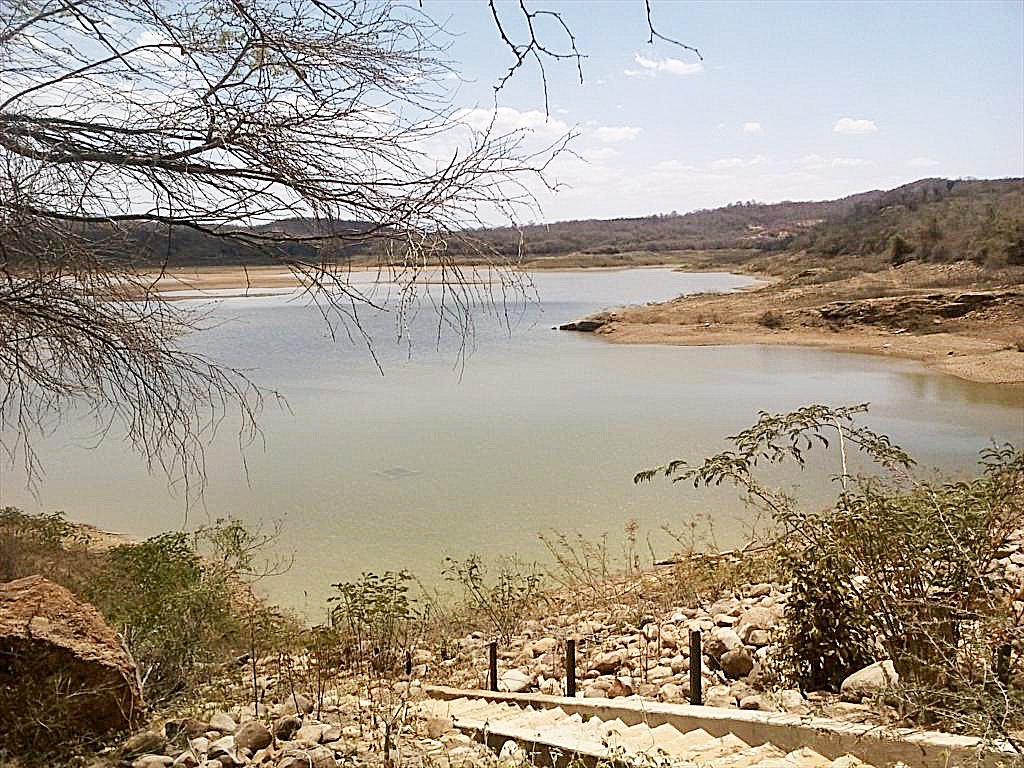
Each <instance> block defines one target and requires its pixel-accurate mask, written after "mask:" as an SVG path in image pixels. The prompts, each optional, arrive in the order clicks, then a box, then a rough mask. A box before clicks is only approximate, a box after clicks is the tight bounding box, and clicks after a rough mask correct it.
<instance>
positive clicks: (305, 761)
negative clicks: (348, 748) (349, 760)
mask: <svg viewBox="0 0 1024 768" xmlns="http://www.w3.org/2000/svg"><path fill="white" fill-rule="evenodd" d="M336 765H337V761H335V759H334V752H333V751H332V750H330V749H328V748H327V747H313V748H312V749H290V750H288V751H287V752H285V753H284V754H283V755H282V756H281V759H280V760H279V761H278V763H277V768H335V766H336Z"/></svg>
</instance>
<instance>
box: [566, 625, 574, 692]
mask: <svg viewBox="0 0 1024 768" xmlns="http://www.w3.org/2000/svg"><path fill="white" fill-rule="evenodd" d="M565 695H566V696H568V697H569V698H570V699H571V698H573V697H574V696H575V695H576V641H575V640H573V639H571V638H570V639H568V640H566V641H565Z"/></svg>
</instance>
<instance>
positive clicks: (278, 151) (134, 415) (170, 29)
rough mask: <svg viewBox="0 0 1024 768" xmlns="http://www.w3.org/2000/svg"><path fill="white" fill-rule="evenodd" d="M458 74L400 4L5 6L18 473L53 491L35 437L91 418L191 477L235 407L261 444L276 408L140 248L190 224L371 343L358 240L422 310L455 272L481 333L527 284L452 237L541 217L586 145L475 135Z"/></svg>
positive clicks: (9, 1) (2, 313)
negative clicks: (416, 295)
mask: <svg viewBox="0 0 1024 768" xmlns="http://www.w3.org/2000/svg"><path fill="white" fill-rule="evenodd" d="M439 40H440V41H441V42H438V41H439ZM449 73H450V69H449V67H448V65H447V63H446V61H445V55H444V47H443V36H441V35H440V32H439V30H438V29H436V28H435V27H434V26H433V25H432V23H431V22H430V21H429V19H428V18H427V17H425V16H423V15H421V14H420V12H419V11H418V10H417V9H416V8H410V7H405V6H402V5H397V4H393V3H391V2H389V1H388V0H382V1H381V2H379V3H366V2H352V3H341V4H338V3H332V4H328V3H324V2H320V1H319V0H226V1H225V2H215V3H206V2H190V1H188V0H186V2H175V3H162V2H160V1H159V0H41V1H40V2H34V3H27V2H21V1H20V0H0V387H2V389H0V429H2V439H3V443H2V445H3V448H4V450H5V452H6V453H7V458H8V459H12V460H20V461H22V462H24V464H25V466H26V468H27V470H28V473H29V475H30V477H35V476H37V474H38V472H39V470H40V465H39V463H38V460H37V455H36V453H35V452H34V451H33V448H32V439H33V435H37V434H38V433H39V431H40V430H45V429H47V428H48V427H52V426H54V425H56V424H57V423H58V420H59V417H60V416H61V415H62V414H64V413H65V412H66V411H67V409H68V408H72V407H81V404H82V403H84V404H86V405H87V406H88V407H90V408H91V409H92V410H93V413H94V415H95V416H96V417H97V419H99V420H100V421H99V423H100V426H101V429H104V430H105V429H107V428H108V427H110V426H112V425H117V426H118V428H124V429H126V431H127V436H128V439H129V440H130V441H131V443H132V444H133V445H134V446H135V447H136V448H137V449H139V450H140V452H141V453H142V454H143V455H144V456H146V457H147V458H148V459H149V461H150V462H151V465H158V466H159V467H162V468H163V470H165V471H166V472H167V473H168V475H169V476H170V477H172V478H173V479H176V480H178V479H181V480H184V481H186V482H192V481H195V480H200V481H201V479H202V477H203V476H204V473H203V467H202V460H203V451H202V446H203V444H204V442H205V441H206V439H207V438H208V437H209V432H210V431H211V430H214V429H215V428H216V427H217V425H218V424H219V423H220V422H221V420H222V419H223V418H224V417H225V416H226V415H228V414H235V415H236V416H234V417H238V418H240V421H239V423H238V427H239V436H240V439H241V440H242V442H243V443H245V442H249V441H251V440H253V439H254V438H256V437H257V435H258V430H257V421H256V417H257V415H258V413H259V410H260V407H261V403H262V398H263V396H264V394H265V393H261V392H260V391H259V390H258V389H257V388H255V387H254V386H253V385H252V384H251V383H250V382H249V381H248V379H247V378H246V377H245V375H244V374H243V373H242V372H240V371H237V370H231V369H227V368H224V367H222V366H219V365H217V364H216V363H215V362H211V361H209V360H206V359H204V358H203V357H201V356H199V355H196V354H193V353H189V352H185V351H183V350H182V348H181V346H180V344H179V342H180V338H181V336H182V335H183V334H185V333H188V332H190V331H191V330H194V329H195V328H196V327H199V326H200V325H201V322H202V321H201V318H200V317H199V316H197V315H195V314H194V313H193V312H192V311H190V310H189V309H186V308H184V306H183V305H181V304H175V303H171V302H166V301H161V300H160V299H159V297H158V296H157V295H155V292H154V279H153V277H152V271H153V269H152V268H153V265H152V264H148V265H143V264H140V263H139V262H140V259H139V257H138V256H137V255H135V254H136V253H137V252H138V250H139V249H140V248H141V250H142V251H143V252H145V253H148V254H150V255H152V253H154V251H155V252H159V251H158V250H157V249H158V248H159V241H160V239H161V238H166V239H167V240H168V242H169V239H170V238H171V237H172V236H173V234H174V233H175V232H180V231H181V230H183V229H187V230H191V231H193V232H197V233H201V234H202V235H203V236H206V237H214V238H218V239H220V240H224V241H230V242H232V243H234V244H235V245H236V246H238V247H244V248H247V249H251V250H252V251H253V252H254V253H255V252H258V253H259V254H260V255H261V256H262V257H263V258H267V257H270V258H275V259H277V260H279V261H280V263H282V264H283V265H285V266H287V268H288V269H290V270H292V272H293V273H295V275H296V276H297V277H298V278H299V280H300V282H301V285H302V286H303V289H304V290H305V292H306V293H307V295H308V298H309V299H311V300H312V301H313V302H314V303H315V305H316V306H317V307H318V308H319V309H320V311H321V312H323V314H324V317H325V319H326V320H327V321H328V322H329V323H330V324H331V326H332V327H335V326H337V325H339V324H344V326H345V327H346V328H347V329H348V330H350V331H351V330H352V329H355V332H356V333H357V334H358V333H359V332H360V328H361V326H360V322H359V312H360V309H361V308H376V309H385V308H387V307H384V306H382V304H381V302H380V300H379V299H378V297H377V296H376V295H371V294H369V293H366V292H364V291H363V290H361V289H360V288H359V287H358V285H356V284H355V283H353V282H352V281H351V280H350V279H349V278H350V273H349V271H348V269H347V267H348V259H347V258H346V256H345V254H346V253H349V252H350V251H351V247H352V246H353V245H355V244H360V243H362V244H367V243H369V244H371V250H372V251H373V252H374V253H375V254H376V255H377V259H376V263H377V264H378V266H380V267H381V268H382V269H384V270H387V271H388V272H389V273H390V274H389V277H390V278H393V279H394V280H395V281H396V282H397V283H398V285H399V290H398V291H397V292H396V293H395V297H396V298H395V299H394V307H392V308H394V309H396V310H397V311H398V312H401V311H402V310H403V309H407V308H408V306H409V303H410V301H411V297H412V294H411V292H412V291H413V290H414V287H415V286H416V278H417V273H418V272H419V271H420V269H421V268H422V267H423V266H424V265H426V264H431V265H434V266H436V267H437V268H439V269H440V271H441V274H440V277H439V279H436V280H432V281H431V282H432V290H433V291H434V294H433V295H432V296H431V300H432V301H435V302H436V303H437V308H438V310H439V313H438V315H437V317H438V318H439V322H441V323H442V324H450V325H453V326H455V328H456V329H458V330H460V331H465V329H466V325H467V323H468V322H470V317H469V310H470V307H471V305H472V304H473V303H474V302H476V301H478V300H479V299H481V298H486V294H487V293H488V292H489V291H492V290H495V288H496V287H497V289H500V290H507V289H509V288H512V289H513V290H514V289H515V287H516V281H517V279H518V278H517V275H516V273H515V272H514V271H511V270H507V269H498V270H497V271H491V272H489V273H488V274H487V275H486V279H485V280H477V279H474V278H473V277H472V276H470V275H467V274H464V273H463V272H462V270H463V267H460V266H459V265H458V264H456V263H454V261H453V260H450V259H448V258H447V257H446V243H447V242H448V241H449V240H450V238H452V237H458V236H460V235H458V234H457V233H459V232H462V231H463V230H464V229H465V228H466V227H467V226H469V225H472V224H473V223H474V222H477V221H480V220H481V217H482V216H484V215H492V216H493V215H494V213H495V212H498V213H500V214H503V215H505V216H507V217H513V218H514V217H515V215H516V213H517V211H518V210H520V209H521V208H522V207H524V206H529V205H530V204H531V203H532V200H531V196H530V194H529V192H528V189H527V186H526V181H525V179H524V176H527V175H533V176H536V177H538V178H541V179H543V171H544V169H545V165H546V163H547V162H548V161H549V160H550V159H551V157H552V156H553V154H555V153H557V151H558V150H559V148H560V147H561V146H562V144H561V143H559V144H558V145H556V146H553V147H548V148H547V149H546V150H545V151H543V152H541V153H540V154H530V153H528V152H525V151H524V150H523V146H522V142H521V139H522V137H521V136H520V135H517V134H506V135H495V133H494V132H493V131H489V130H485V131H483V132H476V133H474V134H469V133H468V132H466V129H465V127H464V126H462V125H460V124H459V121H458V120H457V114H456V113H455V110H454V108H453V107H452V106H451V105H450V100H447V99H446V95H447V88H448V86H447V83H446V78H447V77H448V76H449ZM295 218H298V219H301V226H298V227H296V226H295V225H294V224H293V225H291V226H289V227H280V226H275V225H274V224H273V222H275V221H279V220H282V219H295ZM348 222H356V224H349V223H348ZM297 244H298V245H302V246H308V247H305V248H299V249H298V250H297V249H296V247H295V246H296V245H297ZM296 253H298V254H299V255H296ZM476 256H477V257H478V258H476V259H475V261H477V262H478V263H481V264H485V265H493V266H497V267H504V266H506V265H505V264H504V263H501V262H500V261H499V260H497V259H496V257H495V254H493V253H488V252H486V251H484V250H482V249H481V250H478V251H477V252H476ZM142 266H146V267H149V269H148V270H142V269H140V267H142ZM156 266H157V267H160V265H159V264H157V265H156ZM157 271H158V272H159V269H157ZM234 417H233V418H234Z"/></svg>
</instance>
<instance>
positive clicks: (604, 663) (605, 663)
mask: <svg viewBox="0 0 1024 768" xmlns="http://www.w3.org/2000/svg"><path fill="white" fill-rule="evenodd" d="M625 662H626V652H625V651H623V650H618V651H608V652H607V653H600V654H598V655H597V656H595V657H594V658H593V659H591V661H590V669H594V670H597V671H598V672H600V673H601V674H602V675H607V674H610V673H613V672H618V671H619V667H621V666H622V665H623V664H624V663H625Z"/></svg>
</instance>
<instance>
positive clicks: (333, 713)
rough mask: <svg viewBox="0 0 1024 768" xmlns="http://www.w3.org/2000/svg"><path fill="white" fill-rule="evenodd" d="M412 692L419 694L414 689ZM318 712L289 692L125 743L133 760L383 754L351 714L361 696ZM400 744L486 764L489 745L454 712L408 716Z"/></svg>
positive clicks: (211, 766) (449, 759) (195, 762)
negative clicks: (452, 716) (273, 701)
mask: <svg viewBox="0 0 1024 768" xmlns="http://www.w3.org/2000/svg"><path fill="white" fill-rule="evenodd" d="M408 694H409V695H410V696H411V697H412V698H417V697H419V696H420V695H422V692H421V691H416V690H411V691H408ZM330 700H331V701H334V702H335V703H331V704H327V705H326V706H325V707H324V708H323V710H322V711H321V712H320V713H319V717H316V716H314V706H313V702H312V701H311V699H310V698H309V697H307V696H304V695H302V694H295V695H291V696H289V697H288V699H287V700H286V701H285V702H282V703H281V704H280V705H277V706H275V707H273V708H272V710H271V711H270V712H269V713H267V715H266V716H265V717H261V718H257V717H255V716H253V713H252V711H251V707H235V708H233V709H232V710H231V711H229V712H224V711H218V712H215V713H213V714H212V715H211V716H210V717H209V718H207V719H203V720H197V719H194V718H181V719H174V720H168V721H167V722H166V723H165V724H164V726H163V729H162V730H148V731H143V732H141V733H137V734H135V735H134V736H132V737H131V738H130V739H128V740H127V741H126V742H125V743H124V744H123V745H122V747H121V755H122V757H123V758H124V761H125V763H126V764H128V765H130V766H131V768H171V767H172V766H184V767H185V768H241V766H268V767H269V768H335V766H336V765H338V764H339V763H344V764H346V765H347V764H353V763H359V762H367V763H373V762H374V758H375V757H376V758H377V759H378V761H379V757H380V753H379V751H380V745H379V744H377V743H376V742H375V741H374V737H373V735H372V734H371V733H370V732H369V730H368V729H367V728H365V727H364V728H360V726H359V725H358V724H357V723H355V722H354V721H353V720H352V716H353V714H354V713H355V712H356V710H357V708H358V702H357V701H356V700H354V699H352V700H337V699H330ZM397 747H398V748H400V749H401V750H402V752H403V753H405V754H406V756H408V753H409V752H412V753H414V754H415V755H417V756H420V757H429V758H430V760H431V762H432V764H434V765H442V764H445V763H450V764H459V765H464V764H465V765H473V764H483V763H484V762H485V760H484V759H482V758H485V757H486V756H487V755H488V754H489V753H487V751H486V749H485V748H483V747H482V746H481V745H478V744H476V743H475V742H474V741H473V740H472V739H471V738H470V737H468V736H465V735H464V734H461V733H459V732H457V731H455V730H453V725H452V722H451V720H449V719H446V718H429V719H426V720H418V721H410V722H409V723H408V724H407V726H406V727H405V728H404V729H403V730H402V732H401V733H400V734H399V735H398V743H397Z"/></svg>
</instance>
